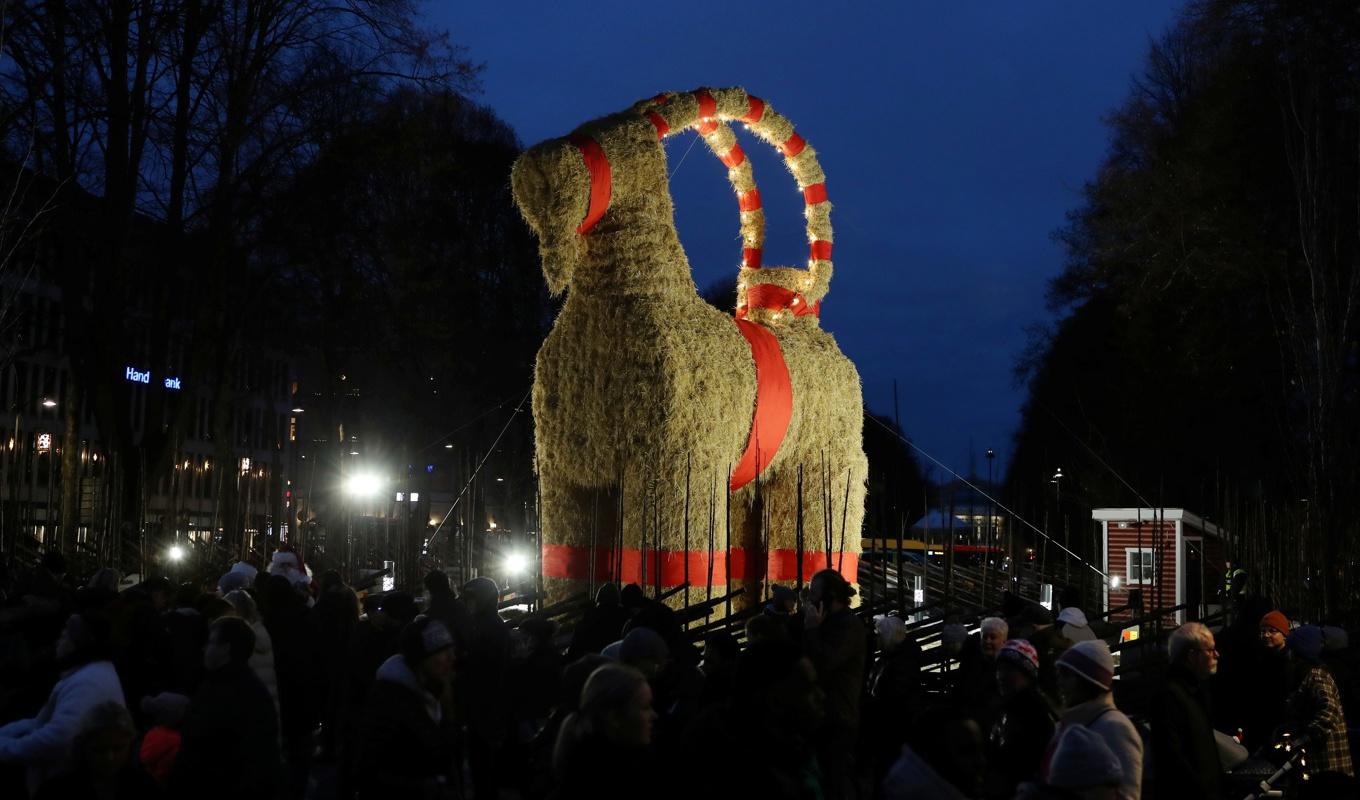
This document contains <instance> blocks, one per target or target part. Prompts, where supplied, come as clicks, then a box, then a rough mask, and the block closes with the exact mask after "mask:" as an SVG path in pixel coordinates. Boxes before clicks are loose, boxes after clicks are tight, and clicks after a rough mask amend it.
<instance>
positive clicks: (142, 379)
mask: <svg viewBox="0 0 1360 800" xmlns="http://www.w3.org/2000/svg"><path fill="white" fill-rule="evenodd" d="M123 377H125V378H127V380H128V381H129V382H131V383H143V384H150V383H151V370H149V369H148V370H139V369H137V368H136V367H128V368H127V370H126V371H125V372H124V373H123ZM162 383H163V385H164V386H165V388H167V389H172V390H174V391H179V390H180V388H181V386H180V380H179V378H166V379H165V380H164V381H163V382H162Z"/></svg>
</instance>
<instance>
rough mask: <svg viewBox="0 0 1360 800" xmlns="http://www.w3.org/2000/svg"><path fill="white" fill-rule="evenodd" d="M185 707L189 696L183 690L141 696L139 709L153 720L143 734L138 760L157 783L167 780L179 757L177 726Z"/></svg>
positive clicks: (181, 723)
mask: <svg viewBox="0 0 1360 800" xmlns="http://www.w3.org/2000/svg"><path fill="white" fill-rule="evenodd" d="M188 710H189V698H187V697H185V696H184V695H182V694H175V693H174V692H161V693H160V694H158V695H156V696H155V697H143V698H142V713H143V714H144V715H146V716H147V717H148V718H149V719H151V720H153V721H154V722H155V724H154V725H153V726H152V727H151V729H150V730H148V731H147V732H146V735H145V736H143V737H142V747H141V750H140V751H139V752H138V760H139V761H141V763H142V768H143V769H145V770H146V774H148V775H150V776H151V778H152V780H154V781H156V783H157V785H159V786H164V785H165V784H166V782H167V781H169V780H170V770H171V769H173V768H174V766H175V759H176V758H178V757H179V747H180V743H181V739H180V728H181V727H183V725H184V715H185V713H186V712H187V711H188Z"/></svg>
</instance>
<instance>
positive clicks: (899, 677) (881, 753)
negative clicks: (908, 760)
mask: <svg viewBox="0 0 1360 800" xmlns="http://www.w3.org/2000/svg"><path fill="white" fill-rule="evenodd" d="M874 631H875V632H876V633H877V634H878V649H879V656H878V660H877V662H876V663H875V664H874V666H873V669H872V670H871V671H870V673H869V707H868V709H867V710H866V713H867V715H868V720H869V721H868V723H867V726H868V730H869V731H870V734H869V736H868V737H867V739H868V741H869V742H871V744H872V748H873V758H874V776H875V778H876V779H881V778H882V777H883V775H884V774H886V772H887V770H888V767H889V766H891V765H892V763H893V761H895V760H896V759H897V756H898V754H899V753H900V752H901V750H902V743H903V742H905V741H906V738H907V725H908V724H909V723H910V722H911V718H912V716H913V715H914V714H915V713H916V712H917V711H918V710H920V709H919V706H920V701H921V646H920V645H919V644H917V643H916V639H915V638H913V637H912V636H911V635H910V634H909V633H908V632H907V624H906V622H905V621H904V620H903V619H902V618H901V617H891V616H885V617H879V618H878V619H876V620H874Z"/></svg>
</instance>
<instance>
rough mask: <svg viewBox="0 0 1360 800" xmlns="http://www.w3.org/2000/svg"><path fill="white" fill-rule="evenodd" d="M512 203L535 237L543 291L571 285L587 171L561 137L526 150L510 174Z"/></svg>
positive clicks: (579, 246) (578, 251)
mask: <svg viewBox="0 0 1360 800" xmlns="http://www.w3.org/2000/svg"><path fill="white" fill-rule="evenodd" d="M510 185H511V188H512V189H513V190H514V194H515V203H516V204H517V205H519V209H520V212H521V213H522V214H524V219H525V220H526V221H527V222H528V223H529V227H530V228H533V230H534V233H535V234H537V235H538V254H539V258H540V259H541V260H542V261H543V277H544V278H545V279H547V282H548V291H549V292H551V293H552V294H554V295H557V294H561V293H562V292H563V291H565V290H566V288H567V287H568V286H570V285H571V279H572V274H573V273H574V272H575V270H576V264H577V262H578V261H579V260H580V257H581V250H582V247H583V243H582V241H581V234H578V233H577V232H576V229H577V227H578V226H579V225H580V224H581V220H582V219H584V218H585V215H586V210H587V207H588V205H589V203H590V174H589V173H588V172H587V171H586V167H585V163H584V162H583V161H582V160H581V153H580V152H579V151H578V150H577V149H576V147H575V146H573V145H572V144H571V143H570V142H568V141H567V140H565V139H553V140H551V141H547V142H543V143H542V144H538V145H535V146H533V147H531V148H529V149H528V150H526V151H525V152H524V153H523V154H522V155H521V156H520V157H519V158H518V159H517V160H516V161H515V167H514V169H513V170H512V171H511V173H510Z"/></svg>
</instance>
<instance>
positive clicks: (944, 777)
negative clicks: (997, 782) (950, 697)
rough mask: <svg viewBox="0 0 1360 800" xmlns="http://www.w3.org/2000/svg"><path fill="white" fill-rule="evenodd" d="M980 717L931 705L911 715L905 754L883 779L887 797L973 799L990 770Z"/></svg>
mask: <svg viewBox="0 0 1360 800" xmlns="http://www.w3.org/2000/svg"><path fill="white" fill-rule="evenodd" d="M985 767H986V757H985V755H984V751H983V742H982V733H981V731H979V730H978V726H977V722H975V721H974V720H973V719H972V718H971V717H968V716H966V715H964V714H963V713H962V712H960V711H958V710H956V709H953V708H944V707H937V708H929V709H926V710H925V711H923V712H921V713H920V714H918V715H917V716H916V718H915V719H913V720H912V723H911V734H910V736H908V738H907V744H906V746H905V747H903V748H902V756H901V757H900V758H898V759H897V763H895V764H893V767H892V769H891V770H889V771H888V777H887V778H885V779H884V780H883V785H882V789H883V797H884V798H886V800H969V799H970V798H975V797H979V796H980V795H981V793H982V788H983V785H982V782H983V777H984V776H985V775H986V772H987V770H986V769H985Z"/></svg>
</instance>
